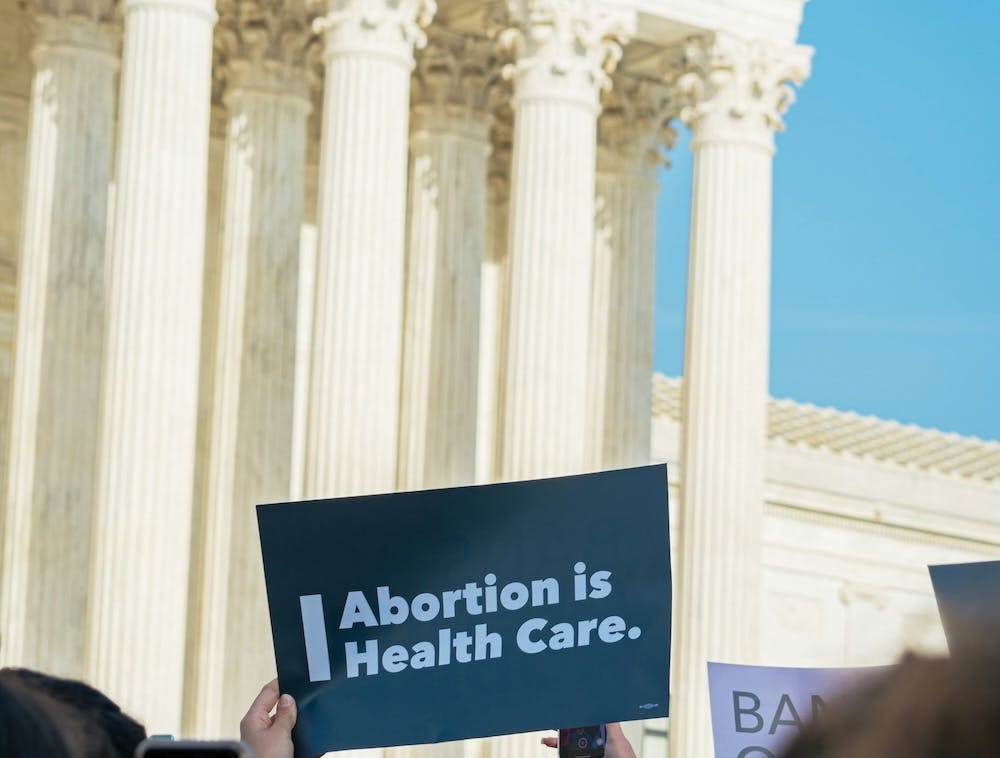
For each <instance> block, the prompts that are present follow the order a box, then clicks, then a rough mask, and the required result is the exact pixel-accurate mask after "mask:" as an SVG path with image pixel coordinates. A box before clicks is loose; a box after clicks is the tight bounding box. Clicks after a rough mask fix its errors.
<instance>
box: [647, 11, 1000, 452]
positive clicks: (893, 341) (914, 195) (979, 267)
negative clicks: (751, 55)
mask: <svg viewBox="0 0 1000 758" xmlns="http://www.w3.org/2000/svg"><path fill="white" fill-rule="evenodd" d="M998 32H1000V4H998V3H994V2H977V1H973V0H969V1H967V2H960V3H950V4H947V5H940V4H937V3H929V2H928V3H921V2H913V0H880V1H879V2H877V3H875V2H871V0H812V2H810V3H808V4H807V5H806V9H805V20H804V23H803V26H802V31H801V35H800V39H801V41H802V42H803V43H806V44H810V45H813V46H814V47H815V48H816V55H815V58H814V59H813V73H812V76H811V77H810V79H809V80H808V81H807V82H806V84H805V85H804V87H803V88H802V89H801V91H800V92H799V98H798V102H797V103H796V104H795V105H793V106H792V109H791V111H790V112H789V113H788V115H787V119H786V120H787V123H788V130H787V131H786V132H785V133H783V134H780V135H779V136H778V154H777V156H776V158H775V166H774V246H773V268H772V272H773V273H772V283H773V284H772V301H771V394H772V395H774V396H776V397H789V398H793V399H795V400H799V401H803V402H810V403H815V404H817V405H825V406H833V407H836V408H840V409H843V410H852V411H856V412H859V413H864V414H874V415H876V416H881V417H883V418H891V419H896V420H898V421H902V422H905V423H915V424H920V425H921V426H928V427H934V428H938V429H942V430H945V431H955V432H959V433H962V434H967V435H974V436H978V437H983V438H987V439H1000V398H998V395H1000V54H998V52H997V44H998V43H997V34H998ZM671 160H672V163H673V166H672V168H671V169H670V170H669V171H664V172H663V174H662V176H661V180H662V189H661V192H660V196H659V204H658V210H657V294H656V319H657V321H656V353H655V365H656V369H657V370H658V371H662V372H664V373H667V374H671V375H677V374H680V373H681V371H682V363H683V343H684V339H683V334H684V298H685V290H686V286H687V260H686V259H687V236H688V217H689V214H690V178H691V153H690V150H689V147H688V138H687V135H686V134H684V135H683V138H682V140H681V142H680V143H679V144H678V145H677V147H675V149H674V150H673V152H672V155H671Z"/></svg>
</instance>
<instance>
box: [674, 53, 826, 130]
mask: <svg viewBox="0 0 1000 758" xmlns="http://www.w3.org/2000/svg"><path fill="white" fill-rule="evenodd" d="M811 56H812V49H811V48H809V47H806V46H803V45H793V46H783V47H782V46H776V45H772V44H769V43H765V42H762V41H759V40H746V39H742V38H738V37H734V36H731V35H724V34H715V35H708V36H703V37H692V38H690V39H688V40H686V41H685V42H684V43H683V44H682V45H680V46H679V47H677V48H675V49H674V50H673V51H671V53H670V54H669V55H668V58H667V60H666V72H665V76H666V79H667V81H668V83H669V84H670V87H671V90H672V93H673V96H674V98H675V99H676V100H677V102H678V103H679V104H680V106H681V109H680V117H681V119H682V120H683V121H684V123H686V124H687V125H688V126H690V127H692V128H693V129H696V130H697V129H698V128H700V127H701V126H702V125H703V124H705V123H706V122H708V121H711V120H719V119H722V120H736V121H742V120H750V119H756V120H757V122H758V123H759V124H760V125H762V126H764V127H766V128H767V129H770V130H773V131H780V130H782V129H783V128H784V122H783V120H782V116H783V115H784V113H785V112H786V111H787V110H788V108H789V106H791V104H792V103H793V102H795V90H794V88H793V86H792V85H800V84H801V83H802V82H803V81H805V79H806V78H807V77H808V76H809V70H810V59H811Z"/></svg>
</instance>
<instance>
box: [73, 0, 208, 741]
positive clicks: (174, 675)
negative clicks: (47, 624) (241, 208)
mask: <svg viewBox="0 0 1000 758" xmlns="http://www.w3.org/2000/svg"><path fill="white" fill-rule="evenodd" d="M124 12H125V44H124V51H123V55H122V79H121V95H120V97H121V105H120V109H119V118H118V128H119V135H118V154H117V164H116V165H117V182H116V199H115V212H114V216H113V221H112V232H111V233H112V243H111V247H110V253H109V260H108V269H109V271H108V305H107V308H108V325H107V331H106V334H107V341H106V344H105V360H104V373H103V385H102V395H101V403H102V412H101V426H100V436H99V440H98V462H99V464H98V484H97V504H96V507H97V520H96V523H95V534H94V542H93V544H94V547H93V556H94V558H93V563H94V571H93V586H92V595H91V601H92V609H91V612H90V622H89V632H90V640H89V661H88V663H89V666H88V668H89V671H90V675H91V678H92V679H93V681H94V682H95V683H96V684H97V685H98V686H99V687H101V688H102V689H105V690H106V691H107V692H108V693H109V694H110V695H111V696H112V697H114V698H115V699H117V700H119V701H120V702H122V704H123V705H124V707H126V708H127V709H129V710H131V711H133V712H134V713H135V714H136V715H137V716H138V717H140V718H141V719H143V720H144V721H145V722H146V724H147V725H148V726H149V728H150V731H152V732H175V731H177V729H178V728H179V726H180V709H181V696H182V692H183V658H184V642H185V618H186V611H187V589H188V584H187V581H188V558H189V554H190V544H189V540H190V526H191V501H192V480H193V469H194V449H195V420H196V414H197V390H198V349H199V347H198V345H199V330H200V325H201V294H202V291H201V289H202V261H203V252H204V244H205V238H204V234H205V232H204V226H205V176H206V170H207V165H206V164H207V154H208V123H209V101H210V93H209V89H210V74H211V60H212V25H213V23H214V21H215V12H214V7H213V3H212V0H126V2H125V5H124Z"/></svg>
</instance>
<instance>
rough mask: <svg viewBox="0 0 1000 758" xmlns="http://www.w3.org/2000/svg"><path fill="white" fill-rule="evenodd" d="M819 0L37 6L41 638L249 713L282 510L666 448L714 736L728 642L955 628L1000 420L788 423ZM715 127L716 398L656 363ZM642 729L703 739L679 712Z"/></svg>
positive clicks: (6, 114) (23, 602)
mask: <svg viewBox="0 0 1000 758" xmlns="http://www.w3.org/2000/svg"><path fill="white" fill-rule="evenodd" d="M801 12H802V7H801V3H800V2H797V0H791V2H789V1H787V0H756V2H746V3H741V4H738V5H737V4H733V3H729V2H725V1H724V0H699V2H691V0H663V2H658V3H655V4H651V3H638V2H637V3H634V4H631V3H620V2H616V3H610V2H609V3H602V2H599V1H598V0H507V1H505V2H496V3H487V4H484V3H481V2H474V1H473V0H439V2H438V3H435V2H433V1H432V0H326V1H325V3H314V2H308V3H307V2H304V0H248V1H246V2H235V0H214V1H213V0H156V2H152V1H151V0H122V2H120V3H116V2H113V0H71V1H70V2H68V3H55V4H53V3H51V2H49V0H35V1H34V2H29V3H19V2H15V0H0V171H2V172H3V176H4V182H3V183H0V394H2V402H0V409H2V411H0V416H2V417H0V450H2V451H3V458H2V460H3V462H4V465H3V466H2V467H0V483H2V486H0V495H2V505H0V537H2V564H0V640H2V645H0V662H2V663H3V664H16V665H30V666H35V667H38V668H42V669H46V670H49V671H52V672H53V673H56V674H62V675H70V676H79V677H84V678H87V679H89V680H91V681H93V682H95V683H96V684H98V685H99V686H101V687H104V688H106V689H107V690H108V692H109V693H110V694H111V695H112V696H113V697H115V698H116V699H118V700H120V701H122V703H123V704H124V706H125V707H126V708H127V709H129V710H132V711H134V712H135V713H136V714H137V715H138V716H140V717H141V718H142V719H143V720H145V721H146V722H147V723H148V724H149V726H150V731H152V732H174V733H188V734H195V735H201V736H209V735H220V734H225V735H228V734H232V733H233V732H234V730H235V725H236V722H237V720H238V718H239V715H240V714H241V712H242V710H243V709H244V707H245V706H246V704H247V703H249V701H250V699H251V697H252V696H253V694H254V693H255V692H256V690H257V688H258V686H259V684H260V682H261V681H263V680H266V679H267V678H269V677H270V676H271V672H272V670H273V658H272V653H271V649H270V640H269V629H268V624H267V615H266V601H265V598H264V592H263V584H262V577H261V572H260V563H259V548H258V544H257V537H256V527H255V522H254V518H253V505H254V504H255V503H257V502H263V501H275V500H282V499H288V498H297V497H303V496H305V497H322V496H335V495H350V494H363V493H370V492H377V491H390V490H394V489H409V488H421V487H432V486H445V485H462V484H471V483H473V482H489V481H496V480H502V479H516V478H524V477H533V476H547V475H554V474H568V473H577V472H583V471H589V470H595V469H600V468H610V467H615V466H625V465H634V464H640V463H643V462H646V461H649V460H650V459H651V458H654V459H658V460H668V461H669V462H670V463H671V464H674V463H675V462H676V463H677V465H676V466H671V483H672V487H673V489H672V490H671V496H672V501H671V506H672V508H673V510H672V513H673V514H674V516H675V522H676V526H677V529H676V530H675V537H677V538H678V539H677V544H676V553H675V556H676V561H675V566H676V569H677V574H676V582H675V596H676V598H677V604H676V611H675V619H676V622H677V637H676V645H675V676H676V678H675V681H674V682H673V691H674V711H673V712H674V714H675V716H674V719H673V725H672V728H671V729H670V740H671V743H672V749H673V750H674V751H675V752H676V753H679V754H683V755H685V756H702V755H709V754H710V747H709V745H710V743H709V741H708V725H707V711H706V710H705V708H704V705H705V687H704V676H703V670H704V669H703V667H704V661H705V660H706V658H709V657H722V658H733V659H742V660H752V659H756V660H764V661H776V662H777V661H780V662H789V663H800V664H808V663H830V664H836V663H859V662H868V661H874V660H884V659H885V658H886V657H891V656H892V654H893V653H895V652H896V651H897V650H898V648H899V644H900V642H912V643H915V644H926V645H931V646H934V645H939V644H940V631H939V629H938V627H937V625H936V623H935V621H934V617H933V613H932V610H933V609H932V606H931V605H930V600H929V595H928V588H927V582H926V577H925V575H924V574H923V573H922V565H923V563H926V562H928V561H933V560H942V561H944V560H960V559H963V558H970V557H982V556H987V555H995V554H997V553H998V552H1000V533H998V530H1000V519H997V518H996V516H995V513H996V511H997V505H998V504H1000V493H998V490H997V484H996V482H997V479H998V477H1000V470H998V463H997V451H996V449H995V447H994V446H991V445H990V444H986V443H972V442H968V441H962V440H958V439H950V438H948V439H945V440H944V441H943V443H942V441H941V440H939V439H937V438H933V439H930V438H927V439H925V438H924V437H920V436H919V434H918V433H917V432H913V433H912V434H913V435H917V437H919V439H917V437H914V438H913V439H912V441H913V445H914V446H916V448H917V449H919V450H924V451H931V450H936V449H937V448H936V447H935V445H938V443H941V444H944V445H945V446H946V447H947V450H946V451H945V452H943V453H941V454H940V456H941V460H943V461H944V462H943V463H942V462H941V460H939V461H938V462H937V463H935V462H933V461H932V462H931V463H927V464H926V465H924V464H921V463H920V462H919V461H918V462H917V463H916V464H914V463H912V461H910V459H908V458H907V457H906V455H908V454H909V453H910V452H912V450H911V447H907V445H908V444H909V443H908V440H909V439H910V438H907V439H896V438H895V437H893V436H892V434H890V433H889V431H891V430H889V431H886V429H885V428H883V427H882V426H879V425H878V424H877V423H875V422H871V423H872V424H874V426H871V427H870V428H869V427H864V428H861V429H854V428H853V427H852V430H851V432H850V434H853V435H854V436H853V437H851V439H855V438H856V439H868V437H866V435H869V436H871V435H875V436H874V438H877V439H882V437H879V436H878V434H876V432H879V433H884V435H883V436H885V435H888V436H885V443H886V446H887V449H888V450H889V452H887V453H886V454H885V455H884V456H882V457H879V453H878V451H879V450H881V449H882V448H879V447H878V445H875V446H873V447H871V448H870V449H869V448H866V449H864V450H863V451H860V452H859V451H858V450H857V449H856V447H851V446H850V445H848V446H847V448H845V449H844V450H841V449H839V448H837V447H836V445H835V443H834V440H833V439H832V438H831V439H826V438H824V437H823V434H825V433H828V432H829V428H836V427H837V424H841V423H842V422H843V423H846V422H844V418H846V417H841V416H838V415H836V414H832V415H831V414H829V413H826V414H825V413H824V412H821V411H815V410H812V409H803V408H799V407H792V406H788V405H787V404H786V405H780V404H779V405H774V404H772V405H771V416H770V436H769V432H768V429H769V427H768V400H767V394H766V388H767V370H766V368H767V360H768V337H767V335H768V308H769V276H770V271H769V269H770V217H771V187H770V177H771V165H772V160H773V140H774V133H775V132H776V131H778V130H780V129H781V128H783V122H782V116H783V114H784V112H785V110H786V109H787V107H788V106H789V105H790V104H791V102H792V99H793V89H792V87H793V86H795V85H798V84H801V83H802V81H803V80H804V79H805V78H806V77H807V76H808V71H809V58H810V53H811V51H810V49H809V48H806V47H803V46H800V45H798V44H797V43H796V38H797V34H798V27H799V23H800V21H801ZM685 127H686V128H690V129H691V130H692V132H693V134H694V140H693V143H692V144H693V150H694V152H695V176H694V192H693V197H694V208H693V223H692V238H691V247H690V256H691V262H692V264H691V279H690V283H689V292H688V299H689V309H690V311H689V318H688V334H687V347H686V349H687V356H688V359H687V361H686V364H687V365H688V367H689V377H688V378H689V380H690V382H689V386H688V388H687V390H686V391H685V392H684V393H683V397H682V394H681V393H680V391H679V385H678V384H677V383H676V382H675V381H673V380H664V379H662V378H657V379H655V381H654V382H653V384H652V386H651V385H650V376H651V372H652V339H653V291H652V282H653V265H654V258H655V234H654V229H655V203H656V197H657V192H658V186H657V176H658V172H659V171H660V170H661V167H662V166H663V165H664V163H665V159H666V157H667V154H668V151H669V150H670V148H671V147H672V145H673V142H674V138H675V136H676V131H677V129H680V128H685ZM782 419H784V421H782ZM790 419H791V420H790ZM782 424H784V426H783V425H782ZM810 424H812V427H810ZM824 425H825V426H824ZM805 428H815V434H814V435H813V437H808V438H803V437H802V436H801V433H802V430H803V429H805ZM824 430H826V431H824ZM873 430H874V431H873ZM850 434H849V436H850ZM797 435H798V436H797ZM911 436H912V435H911ZM874 438H873V439H874ZM818 440H825V441H818ZM852 444H853V443H852ZM920 460H923V459H920ZM913 465H916V466H917V468H918V470H917V472H916V473H915V472H914V469H913V468H912V466H913ZM948 466H951V468H948ZM678 486H679V489H678ZM679 502H682V503H683V504H684V506H685V507H683V508H677V507H676V506H677V504H678V503H679ZM956 503H958V506H956V505H955V504H956ZM43 532H44V535H45V536H44V538H43V537H42V533H43ZM803 544H809V545H811V546H814V547H815V549H814V550H812V551H811V552H810V554H809V556H805V555H804V554H803V553H802V548H801V547H800V546H801V545H803ZM727 546H728V547H727ZM889 547H892V549H891V550H889V549H887V548H889ZM729 548H732V549H729ZM890 554H891V555H892V556H893V560H892V561H889V560H886V561H882V562H878V561H874V560H872V559H871V558H870V556H871V555H890ZM712 556H715V558H718V560H716V559H715V558H712ZM860 556H867V557H866V558H865V560H864V561H859V557H860ZM805 566H809V570H808V571H807V570H806V569H805V568H804V567H805ZM862 569H863V570H862ZM875 622H878V628H879V629H880V630H885V633H884V636H883V637H880V638H877V639H876V638H875V637H873V636H872V635H870V634H862V633H861V632H862V630H865V629H869V628H872V625H873V624H874V623H875ZM628 729H629V731H630V733H631V735H632V737H633V738H634V742H635V744H636V746H637V748H638V749H639V750H640V751H643V752H644V754H645V755H657V754H662V748H661V747H660V746H659V743H660V742H662V741H663V740H665V739H666V737H664V736H663V735H665V734H666V731H665V728H664V726H663V725H662V724H658V723H653V724H650V725H647V726H646V727H643V726H642V724H639V723H635V724H631V725H629V726H628ZM644 730H645V731H644ZM643 746H645V748H644V747H643ZM540 751H541V748H540V747H539V746H538V744H537V738H536V737H534V736H517V737H508V738H504V739H500V740H494V741H473V742H469V743H466V744H464V745H449V746H447V747H435V748H412V749H411V748H394V749H392V750H388V751H374V753H375V754H386V755H392V756H398V757H399V758H402V757H403V756H416V755H444V754H447V755H454V756H455V757H456V758H458V756H462V757H463V758H508V757H509V758H515V757H520V756H528V755H534V754H540Z"/></svg>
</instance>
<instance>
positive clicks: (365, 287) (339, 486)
mask: <svg viewBox="0 0 1000 758" xmlns="http://www.w3.org/2000/svg"><path fill="white" fill-rule="evenodd" d="M327 8H328V11H329V13H328V15H327V16H326V17H325V18H322V19H319V21H318V22H317V28H319V29H321V30H322V32H323V34H324V37H325V45H326V51H325V58H326V83H325V86H326V90H325V95H324V101H323V135H322V147H321V155H320V176H319V200H318V226H319V230H318V235H319V241H318V246H317V251H316V291H315V298H316V306H315V310H314V321H313V341H312V356H311V358H312V367H311V381H310V383H309V385H310V386H309V400H310V402H309V420H308V431H307V441H306V460H305V478H306V483H305V494H306V496H308V497H321V496H333V495H357V494H362V493H371V492H380V491H381V492H388V491H392V490H393V489H395V487H396V473H397V472H396V469H397V453H398V449H397V445H398V438H399V389H400V369H401V365H400V364H401V352H402V324H403V312H402V311H403V307H402V306H403V277H404V238H405V228H406V172H407V138H408V135H409V116H410V73H411V70H412V68H413V48H414V46H415V45H419V44H422V43H423V40H424V35H423V32H422V31H421V27H422V26H425V25H426V24H427V23H428V22H429V21H430V18H431V16H432V15H433V12H434V11H435V9H436V8H435V5H434V3H433V0H399V1H397V2H392V1H390V0H328V4H327Z"/></svg>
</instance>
